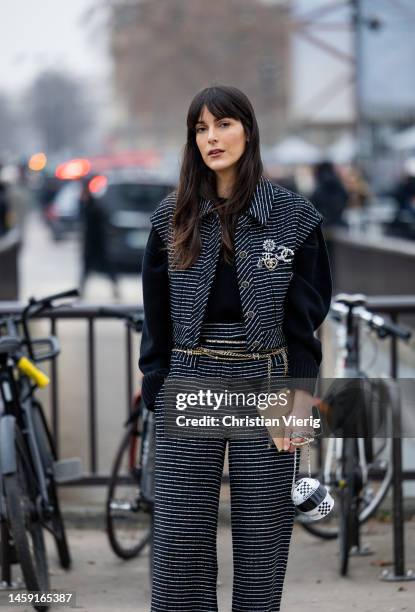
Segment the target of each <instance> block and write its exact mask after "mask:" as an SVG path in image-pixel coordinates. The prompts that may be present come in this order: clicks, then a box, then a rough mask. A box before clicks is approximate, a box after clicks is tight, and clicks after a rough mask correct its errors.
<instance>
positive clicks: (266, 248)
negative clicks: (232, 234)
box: [257, 238, 294, 271]
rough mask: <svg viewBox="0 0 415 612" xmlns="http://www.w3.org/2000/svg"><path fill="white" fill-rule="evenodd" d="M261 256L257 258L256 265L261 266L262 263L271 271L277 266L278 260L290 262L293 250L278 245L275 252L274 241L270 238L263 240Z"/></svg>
mask: <svg viewBox="0 0 415 612" xmlns="http://www.w3.org/2000/svg"><path fill="white" fill-rule="evenodd" d="M262 248H263V251H262V256H261V257H260V258H259V259H258V263H257V267H258V268H262V266H263V265H264V266H265V267H266V269H267V270H269V271H272V270H275V268H276V267H277V266H278V262H279V261H283V262H285V263H291V262H292V259H289V258H290V257H291V256H292V255H294V251H293V250H292V249H289V248H288V247H286V246H283V245H281V246H278V247H277V250H276V252H275V253H273V251H274V250H275V242H274V240H271V239H270V238H267V239H266V240H264V242H263V244H262Z"/></svg>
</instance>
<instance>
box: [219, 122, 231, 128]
mask: <svg viewBox="0 0 415 612" xmlns="http://www.w3.org/2000/svg"><path fill="white" fill-rule="evenodd" d="M228 125H230V123H229V121H222V123H221V124H220V127H228Z"/></svg>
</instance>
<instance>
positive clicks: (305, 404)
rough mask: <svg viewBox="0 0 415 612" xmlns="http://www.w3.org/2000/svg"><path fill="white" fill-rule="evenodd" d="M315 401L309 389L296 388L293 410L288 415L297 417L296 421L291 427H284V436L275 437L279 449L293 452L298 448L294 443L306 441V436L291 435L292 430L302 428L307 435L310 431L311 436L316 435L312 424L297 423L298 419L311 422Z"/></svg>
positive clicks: (302, 431)
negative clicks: (294, 436)
mask: <svg viewBox="0 0 415 612" xmlns="http://www.w3.org/2000/svg"><path fill="white" fill-rule="evenodd" d="M315 401H316V400H315V398H314V397H313V396H312V395H311V394H310V393H308V392H307V391H303V390H302V389H296V390H295V392H294V401H293V408H292V411H291V412H290V413H289V414H288V415H287V418H288V417H289V416H293V417H295V418H294V419H293V421H294V423H293V424H292V425H290V426H289V427H285V428H284V431H283V436H282V437H278V438H274V437H273V440H274V443H275V445H276V447H277V449H278V450H279V451H282V450H285V451H289V452H290V453H293V452H294V451H295V449H296V446H294V445H293V444H292V443H293V442H297V443H299V442H304V441H305V439H304V438H291V437H290V436H291V433H292V432H295V431H299V430H300V431H301V433H305V434H306V435H307V433H308V432H309V433H310V437H313V436H314V435H315V432H314V428H313V426H312V425H311V424H309V425H304V426H299V425H297V426H296V425H295V420H296V419H308V420H309V421H310V423H311V417H312V408H313V405H314V404H315Z"/></svg>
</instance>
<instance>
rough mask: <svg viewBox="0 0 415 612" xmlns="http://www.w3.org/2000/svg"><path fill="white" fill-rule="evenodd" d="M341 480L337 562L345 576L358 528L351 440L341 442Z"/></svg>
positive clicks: (355, 467)
mask: <svg viewBox="0 0 415 612" xmlns="http://www.w3.org/2000/svg"><path fill="white" fill-rule="evenodd" d="M342 467H343V470H342V471H343V473H342V479H341V480H340V483H339V495H338V500H339V504H340V505H339V518H340V520H339V554H340V557H339V560H340V575H341V576H346V575H347V572H348V567H349V555H350V549H351V547H352V545H353V536H354V529H355V528H356V525H357V526H358V522H359V520H358V516H357V494H358V493H357V488H358V470H359V464H358V455H357V445H356V441H355V439H353V438H345V439H344V440H343V457H342Z"/></svg>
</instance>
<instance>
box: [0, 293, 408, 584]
mask: <svg viewBox="0 0 415 612" xmlns="http://www.w3.org/2000/svg"><path fill="white" fill-rule="evenodd" d="M366 307H367V308H368V309H369V310H372V311H374V312H378V313H382V314H387V315H389V316H390V317H391V319H392V320H393V322H395V323H398V322H399V319H400V317H401V316H402V315H414V314H415V296H375V297H370V298H368V300H367V303H366ZM22 308H23V305H21V304H19V303H17V302H0V317H1V316H3V315H7V314H19V313H21V311H22ZM101 308H102V307H101V306H97V305H73V306H70V307H60V308H58V309H55V310H53V311H45V312H43V313H42V314H41V316H40V317H39V318H40V319H49V320H50V330H49V331H50V333H51V334H53V335H57V321H58V320H61V319H66V320H68V319H82V320H85V321H87V324H88V327H87V364H88V365H87V368H88V371H87V377H88V397H87V403H88V415H89V425H88V427H89V430H88V441H89V448H88V455H89V469H90V473H89V474H87V475H84V476H83V477H82V478H81V479H78V480H75V481H72V482H70V483H69V482H68V483H64V484H65V485H67V486H68V485H69V486H79V485H83V486H89V485H105V484H106V483H107V482H108V478H109V475H106V474H104V475H102V474H101V475H99V474H98V470H97V467H98V461H97V429H98V428H97V390H96V380H97V377H96V373H97V372H96V369H97V364H96V352H95V339H96V330H95V323H96V321H97V320H98V319H112V318H113V316H112V315H111V314H106V313H105V312H103V311H102V310H101ZM117 309H119V310H122V311H124V312H125V313H131V312H133V311H134V312H135V313H140V314H142V312H143V311H142V309H140V308H136V309H133V308H132V307H131V306H118V305H117ZM132 335H133V332H132V331H131V329H130V328H129V327H127V326H125V339H124V343H125V354H126V363H127V367H126V379H125V385H126V392H127V405H126V416H128V414H129V412H130V410H131V399H132V397H133V392H134V387H133V375H132V365H133V361H132V360H133V350H132ZM398 343H399V341H398V340H397V338H395V337H392V338H391V344H390V354H389V369H390V376H391V378H393V379H395V380H396V379H397V378H398V373H399V346H398ZM58 368H59V360H55V361H53V362H52V364H51V379H52V384H51V387H50V393H51V429H52V435H53V437H54V440H55V443H56V448H57V452H58V456H59V416H60V415H59V389H58ZM137 370H138V365H137ZM398 404H399V403H398ZM393 422H394V432H393V447H392V460H393V467H394V478H393V541H394V573H393V575H391V576H386V577H385V579H389V580H391V579H398V580H399V579H405V577H406V573H405V554H404V533H403V530H404V515H403V495H402V483H403V481H404V480H414V479H415V470H405V471H403V470H402V440H401V438H400V433H401V432H400V427H401V415H400V409H399V414H396V411H395V414H394V419H393Z"/></svg>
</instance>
